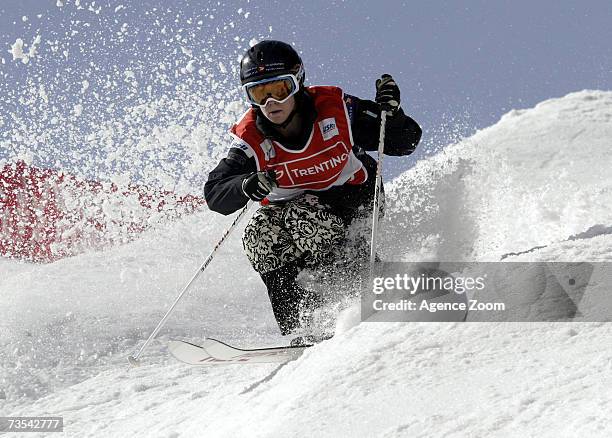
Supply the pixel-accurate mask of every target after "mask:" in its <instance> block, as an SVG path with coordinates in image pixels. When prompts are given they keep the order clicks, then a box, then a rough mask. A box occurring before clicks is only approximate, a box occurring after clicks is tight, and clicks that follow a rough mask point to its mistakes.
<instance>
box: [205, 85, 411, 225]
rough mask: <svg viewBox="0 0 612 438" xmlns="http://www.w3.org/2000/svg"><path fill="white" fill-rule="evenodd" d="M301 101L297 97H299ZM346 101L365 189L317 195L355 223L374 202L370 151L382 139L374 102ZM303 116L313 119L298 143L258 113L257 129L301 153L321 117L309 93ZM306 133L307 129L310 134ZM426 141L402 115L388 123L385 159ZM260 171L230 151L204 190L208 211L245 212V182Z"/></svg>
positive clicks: (305, 96)
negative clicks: (363, 170) (365, 176)
mask: <svg viewBox="0 0 612 438" xmlns="http://www.w3.org/2000/svg"><path fill="white" fill-rule="evenodd" d="M296 97H297V96H296ZM344 100H345V103H346V106H347V109H348V114H349V118H350V120H351V129H352V132H353V141H354V143H355V146H354V147H353V152H354V153H355V155H356V156H357V158H359V159H360V160H361V161H362V162H363V163H364V165H365V167H366V169H367V171H368V175H369V176H368V180H367V181H366V182H365V183H364V184H361V185H358V186H356V185H349V184H345V185H343V186H338V187H332V188H330V189H328V190H325V191H313V192H311V193H313V194H315V195H317V196H318V197H319V200H320V201H321V202H323V203H325V204H328V205H329V206H330V207H331V208H332V209H333V210H334V211H335V212H336V213H337V214H339V215H340V216H341V217H343V218H344V219H345V220H347V221H350V219H351V218H352V217H354V216H355V214H356V213H357V210H358V209H359V208H360V207H361V206H362V205H365V204H366V203H367V202H368V200H369V199H371V196H372V193H373V188H374V184H375V175H376V161H375V160H374V159H373V158H372V157H370V156H369V155H368V154H366V153H365V151H375V150H377V149H378V140H379V134H380V108H379V106H378V104H376V103H375V102H373V101H370V100H362V99H359V98H357V97H354V96H350V95H345V96H344ZM297 104H298V108H299V110H300V111H301V114H306V115H307V117H309V122H308V123H305V125H306V126H305V129H304V130H303V134H302V135H301V136H300V137H299V138H291V139H287V138H280V137H279V135H278V133H277V131H276V130H275V129H274V127H273V126H272V124H271V123H270V122H269V121H268V120H267V119H266V118H265V117H264V116H263V114H261V112H259V113H258V114H257V122H256V123H257V128H258V129H259V130H260V131H261V132H262V133H263V134H264V135H265V136H266V137H267V138H271V139H273V140H279V141H280V142H282V144H283V146H285V147H287V148H296V149H301V148H303V147H304V145H305V144H306V141H307V140H308V135H309V133H310V128H311V124H312V123H313V122H314V120H315V119H316V112H315V108H314V104H313V102H312V99H311V98H310V96H309V95H308V93H307V92H305V93H303V94H302V95H301V96H300V97H299V100H298V102H297ZM306 128H307V129H306ZM420 139H421V128H420V126H419V125H418V124H417V123H416V122H415V121H414V120H413V119H412V118H410V117H409V116H407V115H406V114H404V111H403V110H402V109H400V110H399V111H398V112H397V113H396V114H395V115H394V116H393V117H387V124H386V127H385V147H384V153H385V154H386V155H393V156H400V155H410V154H411V153H412V152H413V151H414V149H415V147H416V146H417V144H418V143H419V140H420ZM256 171H257V166H256V164H255V159H254V158H249V157H247V155H246V154H245V153H244V152H243V151H242V150H240V149H239V148H237V147H232V148H230V150H229V152H228V154H227V157H226V158H224V159H222V160H221V162H220V163H219V164H218V165H217V167H215V168H214V169H213V170H212V171H211V172H210V174H209V175H208V181H207V182H206V184H205V186H204V195H205V197H206V202H207V203H208V207H209V208H210V209H211V210H213V211H216V212H218V213H221V214H225V215H227V214H231V213H233V212H235V211H236V210H238V209H240V208H242V207H244V206H245V205H246V203H247V201H248V198H247V197H246V195H245V194H244V193H243V192H242V180H243V179H244V178H245V177H246V176H248V175H250V174H251V173H253V172H256Z"/></svg>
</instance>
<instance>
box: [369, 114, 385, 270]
mask: <svg viewBox="0 0 612 438" xmlns="http://www.w3.org/2000/svg"><path fill="white" fill-rule="evenodd" d="M386 124H387V112H386V111H384V110H382V111H381V112H380V136H379V137H378V163H377V165H376V186H375V188H374V211H373V212H372V241H371V245H370V281H372V277H373V276H374V262H375V259H376V243H377V241H378V214H379V210H380V192H381V190H382V163H383V150H384V148H385V127H386Z"/></svg>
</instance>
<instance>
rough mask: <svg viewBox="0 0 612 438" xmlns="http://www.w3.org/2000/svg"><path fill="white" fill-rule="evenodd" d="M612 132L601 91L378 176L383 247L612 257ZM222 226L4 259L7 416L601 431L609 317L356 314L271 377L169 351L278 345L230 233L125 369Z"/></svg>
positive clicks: (0, 386) (395, 252) (109, 423)
mask: <svg viewBox="0 0 612 438" xmlns="http://www.w3.org/2000/svg"><path fill="white" fill-rule="evenodd" d="M611 138H612V92H603V91H582V92H578V93H572V94H570V95H568V96H566V97H563V98H560V99H552V100H549V101H546V102H543V103H541V104H539V105H538V106H536V107H535V108H532V109H527V110H515V111H512V112H510V113H508V114H506V115H505V116H504V117H503V118H502V119H501V120H500V121H499V122H498V123H497V124H496V125H494V126H492V127H490V128H487V129H485V130H482V131H480V132H478V133H477V134H476V135H474V136H473V137H471V138H469V139H466V140H464V141H462V142H460V143H458V144H455V145H450V146H448V147H447V148H445V150H444V151H443V152H442V153H440V154H439V155H437V156H434V157H432V158H429V159H426V160H423V161H422V162H420V163H419V164H418V165H417V166H416V167H415V168H413V169H411V170H409V171H407V172H406V173H404V174H403V175H402V176H400V177H399V178H397V179H396V180H395V181H393V182H392V183H390V184H387V195H388V208H387V214H386V216H385V219H384V223H383V227H382V244H381V247H382V248H381V253H382V256H383V258H384V259H385V260H424V259H438V260H452V261H456V260H474V259H476V260H500V259H501V258H502V257H504V256H505V258H506V260H510V261H518V260H521V261H522V260H560V261H612V209H611V208H610V205H612V180H611V179H610V176H609V175H610V169H611V168H612V155H611V154H610V153H609V149H610V146H611V145H612V144H611V140H610V139H611ZM389 159H391V158H389ZM231 220H232V218H224V217H220V216H217V215H215V214H213V213H210V212H202V213H199V214H196V215H194V216H191V217H188V218H185V219H183V220H181V221H180V222H179V223H176V224H169V225H166V226H165V228H164V227H159V228H156V229H153V230H150V231H148V232H147V233H145V234H144V235H143V237H142V238H141V239H140V240H138V241H136V242H133V243H131V244H129V245H125V246H122V247H118V248H113V249H110V250H107V251H105V252H100V253H89V254H85V255H81V256H78V257H74V258H71V259H65V260H62V261H60V262H57V263H54V264H51V265H46V266H37V265H29V264H17V263H14V262H10V261H2V263H0V273H1V276H0V294H1V296H2V303H3V306H2V309H3V313H2V318H1V319H0V328H1V331H0V343H1V347H2V348H1V350H0V364H1V366H2V368H1V370H2V371H1V372H2V375H1V376H0V411H1V412H2V415H62V416H64V423H65V432H64V435H65V436H78V437H86V436H109V437H111V436H143V437H144V436H147V437H149V436H155V437H157V436H159V437H179V436H184V437H192V436H206V437H242V436H245V437H246V436H248V437H279V436H287V437H288V436H292V437H293V436H295V437H314V436H316V437H320V436H323V437H327V436H329V437H349V436H350V437H373V436H376V437H389V438H390V437H418V436H423V437H425V436H427V437H430V436H449V437H465V436H473V437H480V436H487V437H491V436H537V437H543V436H544V437H546V436H550V437H564V436H567V437H574V436H589V437H593V436H595V437H608V436H611V435H612V420H610V419H609V413H610V412H611V411H612V377H611V376H612V349H610V346H609V345H610V341H609V340H610V338H611V336H612V325H611V324H609V323H573V324H572V323H554V324H553V323H515V324H509V323H508V324H504V323H472V324H470V323H463V324H462V323H419V324H416V323H412V324H409V323H394V324H391V323H363V324H361V325H359V326H357V327H354V328H353V329H351V330H349V331H348V332H346V333H344V334H342V335H338V336H336V337H335V338H333V339H331V340H329V341H326V342H323V343H322V344H320V345H318V346H316V347H313V348H311V349H309V350H308V351H307V352H306V353H305V354H304V356H302V357H301V358H300V359H298V360H297V361H295V362H292V363H289V364H287V365H286V366H284V367H282V368H281V369H279V370H278V371H277V372H275V366H274V365H253V366H242V365H238V366H219V367H200V368H198V367H190V366H187V365H183V364H180V363H177V362H175V361H174V360H172V359H171V358H169V357H168V353H167V351H166V350H165V341H166V340H167V339H168V338H170V337H178V338H185V339H190V340H193V341H196V342H197V340H198V339H201V338H202V337H203V336H211V337H212V336H217V337H221V338H222V339H226V340H228V341H231V342H233V343H235V344H237V345H242V346H256V345H271V344H276V343H278V342H282V341H281V339H280V336H279V335H278V334H277V331H276V328H275V324H274V321H273V319H272V316H271V310H270V308H269V304H268V303H267V297H266V293H265V290H264V288H263V286H262V285H261V284H260V282H259V280H258V278H257V276H256V275H255V274H254V273H253V272H252V271H251V269H250V267H249V266H248V262H247V261H246V258H245V257H244V256H243V255H242V249H241V244H240V240H239V238H238V236H232V237H231V238H230V240H229V242H228V244H227V245H226V246H225V247H224V248H223V250H222V251H221V253H220V254H219V255H218V259H216V260H215V261H214V262H213V264H212V265H211V267H210V269H209V270H208V271H207V272H206V275H205V276H204V277H205V278H202V279H201V280H200V281H199V282H198V284H197V285H196V286H195V287H194V290H193V291H192V292H191V293H190V294H189V296H188V297H187V298H186V299H185V301H184V302H182V303H181V304H180V305H179V308H178V310H177V311H176V314H174V315H173V316H172V318H171V319H170V320H169V322H168V324H167V327H166V328H165V329H164V330H163V331H162V333H161V334H160V336H159V338H158V340H156V341H155V342H154V343H153V345H152V346H151V348H150V349H149V350H148V351H147V352H146V354H145V355H144V357H143V363H144V365H143V366H142V367H140V368H136V369H131V370H128V367H127V362H126V361H125V357H126V356H127V354H128V353H130V352H132V351H133V350H134V349H135V348H136V347H137V346H139V345H140V344H141V343H142V342H143V340H144V338H145V337H146V336H147V334H148V333H149V332H150V330H152V329H153V327H154V326H155V324H156V323H157V322H158V321H159V319H160V318H161V316H162V315H163V313H164V312H165V310H166V309H167V307H168V306H169V304H170V303H171V302H172V300H173V298H174V295H175V293H176V292H177V290H178V289H180V287H181V286H182V285H183V284H184V282H185V281H186V280H188V278H189V276H190V275H191V273H192V272H193V271H194V270H195V269H196V268H197V267H198V266H199V263H200V262H201V260H202V259H203V257H204V256H205V255H206V253H207V252H208V251H209V250H210V249H211V248H212V246H213V245H214V244H215V241H216V240H217V239H218V237H219V236H220V234H221V232H222V229H224V228H225V227H226V226H227V225H228V224H229V223H230V222H231ZM243 225H244V224H243ZM240 231H241V230H239V231H238V233H240ZM238 233H237V234H238ZM529 250H531V251H529ZM509 253H520V254H519V255H516V256H513V255H511V256H507V254H509Z"/></svg>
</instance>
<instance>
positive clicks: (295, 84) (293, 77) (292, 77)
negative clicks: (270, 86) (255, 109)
mask: <svg viewBox="0 0 612 438" xmlns="http://www.w3.org/2000/svg"><path fill="white" fill-rule="evenodd" d="M299 73H300V72H298V74H299ZM284 79H290V80H291V82H292V84H293V90H291V93H289V95H288V96H287V97H285V98H284V99H283V100H277V99H275V98H273V97H272V96H270V97H268V98H267V99H266V102H265V103H263V104H260V103H257V102H255V101H253V99H252V98H251V95H250V94H249V88H252V87H255V86H257V85H261V84H266V83H268V82H276V81H282V80H284ZM242 89H243V90H244V92H245V93H246V95H247V100H248V101H249V103H250V104H251V105H255V106H259V107H264V106H266V105H267V104H268V102H270V101H271V100H272V101H274V102H277V103H285V102H286V101H287V100H288V99H289V98H290V97H291V96H293V95H294V94H295V93H297V92H298V91H299V90H300V81H299V80H298V78H297V76H296V75H294V74H285V75H279V76H274V77H271V78H266V79H262V80H260V81H255V82H249V83H248V84H244V85H243V86H242Z"/></svg>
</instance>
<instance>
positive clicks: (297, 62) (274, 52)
mask: <svg viewBox="0 0 612 438" xmlns="http://www.w3.org/2000/svg"><path fill="white" fill-rule="evenodd" d="M283 74H295V75H297V79H298V81H299V82H300V85H304V65H303V64H302V58H300V55H298V54H297V52H296V51H295V50H294V49H293V47H291V46H290V45H289V44H287V43H283V42H282V41H274V40H267V41H261V42H260V43H257V44H255V45H254V46H253V47H251V48H250V49H248V50H247V51H246V53H245V54H244V56H243V57H242V60H241V61H240V83H241V84H242V85H244V84H247V83H249V82H254V81H259V80H261V79H267V78H272V77H274V76H279V75H283Z"/></svg>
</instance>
